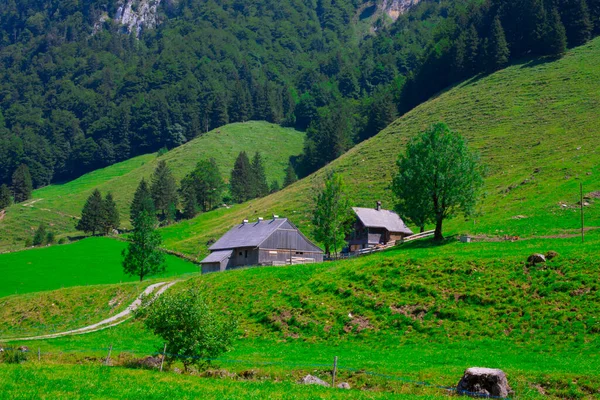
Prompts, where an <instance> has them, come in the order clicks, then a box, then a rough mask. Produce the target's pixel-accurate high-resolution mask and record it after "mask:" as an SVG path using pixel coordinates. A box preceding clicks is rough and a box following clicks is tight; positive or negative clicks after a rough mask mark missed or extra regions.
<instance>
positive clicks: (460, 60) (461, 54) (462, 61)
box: [451, 33, 467, 81]
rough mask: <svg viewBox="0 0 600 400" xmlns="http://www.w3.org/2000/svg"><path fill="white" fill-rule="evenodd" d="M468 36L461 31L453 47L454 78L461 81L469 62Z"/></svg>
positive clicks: (452, 66) (452, 67)
mask: <svg viewBox="0 0 600 400" xmlns="http://www.w3.org/2000/svg"><path fill="white" fill-rule="evenodd" d="M466 53H467V38H466V34H465V33H461V34H460V35H459V36H458V38H456V40H455V41H454V46H453V47H452V65H451V69H452V72H451V74H452V79H453V80H454V81H459V80H461V79H462V78H463V77H464V76H465V71H466V63H467V55H466Z"/></svg>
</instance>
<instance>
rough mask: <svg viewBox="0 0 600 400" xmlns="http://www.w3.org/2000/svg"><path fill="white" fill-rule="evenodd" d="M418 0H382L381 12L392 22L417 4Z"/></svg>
mask: <svg viewBox="0 0 600 400" xmlns="http://www.w3.org/2000/svg"><path fill="white" fill-rule="evenodd" d="M419 1H420V0H383V4H382V8H383V11H385V13H386V14H387V15H389V17H390V18H391V19H393V20H394V21H395V20H397V19H398V17H399V16H400V15H402V14H404V13H405V12H407V11H408V10H409V9H410V8H411V7H412V6H414V5H415V4H417V3H419Z"/></svg>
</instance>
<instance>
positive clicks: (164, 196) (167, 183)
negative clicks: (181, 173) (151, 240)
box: [150, 160, 177, 219]
mask: <svg viewBox="0 0 600 400" xmlns="http://www.w3.org/2000/svg"><path fill="white" fill-rule="evenodd" d="M150 193H151V194H152V200H153V201H154V208H155V209H156V211H160V212H161V213H162V216H163V218H165V219H166V218H167V217H168V215H169V207H171V205H172V204H173V205H175V204H177V183H176V182H175V178H174V177H173V174H172V173H171V170H170V169H169V167H168V166H167V163H166V162H165V161H164V160H161V161H159V162H158V165H157V166H156V169H155V170H154V173H153V175H152V186H151V187H150Z"/></svg>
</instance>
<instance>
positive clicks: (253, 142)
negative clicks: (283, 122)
mask: <svg viewBox="0 0 600 400" xmlns="http://www.w3.org/2000/svg"><path fill="white" fill-rule="evenodd" d="M303 140H304V134H303V133H302V132H299V131H296V130H294V129H291V128H282V127H280V126H279V125H275V124H269V123H266V122H246V123H237V124H230V125H227V126H224V127H221V128H219V129H216V130H213V131H211V132H209V133H207V134H205V135H203V136H201V137H199V138H196V139H194V140H192V141H190V142H188V143H186V144H184V145H183V146H180V147H177V148H176V149H173V150H171V151H169V152H168V153H166V154H164V155H162V156H160V157H158V156H157V155H156V154H155V153H153V154H146V155H142V156H138V157H135V158H132V159H130V160H127V161H124V162H121V163H118V164H115V165H112V166H110V167H106V168H103V169H100V170H97V171H94V172H91V173H88V174H86V175H84V176H81V177H80V178H78V179H75V180H73V181H70V182H67V183H64V184H55V185H50V186H47V187H44V188H42V189H38V190H35V191H34V192H33V198H32V199H31V200H29V201H27V202H25V203H21V204H14V205H13V206H11V207H10V208H8V209H7V210H6V214H5V215H4V216H3V219H2V220H0V250H4V249H15V248H16V249H22V248H23V243H24V242H23V241H24V240H25V239H27V238H31V237H32V235H33V231H34V230H35V229H36V228H37V226H39V224H40V223H42V222H43V223H46V224H47V226H48V229H49V230H51V231H53V232H54V233H57V234H71V235H79V234H80V233H76V232H75V224H76V223H77V218H79V217H80V215H81V210H82V208H83V205H84V204H85V201H86V199H87V198H88V196H89V195H90V194H91V193H92V192H93V191H94V189H99V190H100V191H101V192H102V193H103V194H106V193H108V192H111V193H112V194H113V196H114V199H115V201H116V203H117V206H118V209H119V213H120V217H121V226H123V227H125V226H128V225H129V207H130V203H131V199H132V198H133V194H134V192H135V190H136V188H137V186H138V184H139V182H140V180H141V179H142V178H145V179H146V180H149V179H150V177H151V175H152V173H153V171H154V169H155V168H156V166H157V164H158V162H159V161H161V160H164V161H166V162H167V166H168V167H169V168H170V169H171V170H172V172H173V175H174V176H175V178H176V179H177V181H179V180H180V179H181V178H183V177H184V176H185V175H186V174H188V173H189V172H190V171H192V170H193V169H194V167H195V166H196V163H197V162H198V161H200V160H207V159H209V158H215V160H216V162H217V165H218V167H219V170H220V171H221V175H222V176H223V178H224V179H225V180H228V179H229V175H230V173H231V169H232V168H233V164H234V161H235V159H236V157H237V155H238V153H239V152H240V151H246V152H248V154H250V155H251V156H252V155H254V153H255V152H260V153H261V155H262V157H263V162H264V165H265V169H266V175H267V181H268V182H269V183H272V182H273V181H277V182H278V183H279V184H280V185H281V184H282V182H283V178H284V175H285V168H286V167H287V165H288V160H289V158H290V157H293V156H298V155H299V154H300V153H301V152H302V142H303Z"/></svg>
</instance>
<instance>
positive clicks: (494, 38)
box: [487, 16, 510, 71]
mask: <svg viewBox="0 0 600 400" xmlns="http://www.w3.org/2000/svg"><path fill="white" fill-rule="evenodd" d="M509 56H510V50H509V49H508V44H507V43H506V37H505V35H504V29H502V24H501V23H500V17H498V16H496V18H494V22H493V23H492V30H491V33H490V38H489V41H488V43H487V57H488V69H489V70H490V71H497V70H499V69H501V68H503V67H505V66H506V65H507V64H508V59H509Z"/></svg>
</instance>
